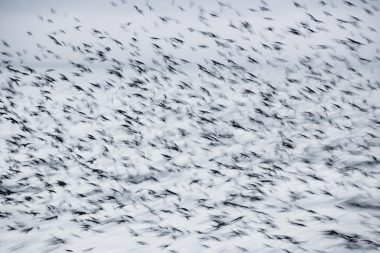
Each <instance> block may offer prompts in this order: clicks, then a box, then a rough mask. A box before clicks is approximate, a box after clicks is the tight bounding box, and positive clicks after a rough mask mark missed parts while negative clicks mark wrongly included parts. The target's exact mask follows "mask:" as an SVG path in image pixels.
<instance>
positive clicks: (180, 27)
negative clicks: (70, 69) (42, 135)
mask: <svg viewBox="0 0 380 253" xmlns="http://www.w3.org/2000/svg"><path fill="white" fill-rule="evenodd" d="M221 3H223V4H221ZM325 3H326V4H325V5H322V4H320V1H299V5H300V6H301V7H300V8H297V7H296V6H295V4H294V3H293V1H290V0H284V1H225V2H224V1H200V0H199V1H172V0H163V1H150V2H149V1H127V0H126V1H120V0H114V1H106V0H104V1H103V0H97V1H90V0H85V1H75V0H68V1H58V0H35V1H26V0H13V1H4V0H2V1H0V38H1V39H3V40H4V41H6V42H7V43H8V44H10V45H11V47H12V48H11V49H7V48H4V47H3V45H1V46H0V50H11V51H10V52H13V53H15V52H16V51H17V52H19V54H20V57H19V59H22V60H23V62H24V63H25V62H26V63H28V64H30V65H41V64H45V65H46V64H48V65H52V66H62V65H65V64H67V61H68V59H77V60H79V59H82V58H83V56H82V55H79V56H78V55H77V54H75V53H73V52H72V51H71V50H70V47H65V48H63V47H59V46H57V45H54V43H53V41H52V40H51V39H49V38H48V35H54V37H56V38H57V39H58V40H60V41H64V43H67V44H70V45H73V46H75V45H80V44H81V43H82V42H84V43H91V44H93V45H97V46H99V47H106V46H111V47H112V48H113V49H114V50H113V53H114V55H115V56H118V57H119V59H121V60H123V61H124V60H127V59H128V58H129V57H130V56H131V54H132V55H134V54H133V52H134V50H135V49H134V48H132V47H130V46H127V45H128V43H133V44H134V45H136V46H137V47H139V50H140V55H139V58H140V59H142V60H144V61H150V59H151V58H152V55H153V48H152V47H151V43H152V40H151V39H150V37H160V38H162V39H164V40H165V39H166V40H168V39H169V38H171V37H182V39H184V41H185V42H186V47H184V48H180V49H171V48H167V49H168V50H169V51H170V52H173V53H175V54H176V56H178V57H183V58H185V59H189V60H194V59H195V60H197V61H198V62H201V61H202V58H204V59H206V58H213V57H218V54H217V48H215V47H214V46H213V44H212V41H211V40H210V39H207V38H205V37H204V36H202V35H200V34H199V33H195V32H191V31H189V28H194V29H197V30H202V31H212V32H213V33H216V34H217V35H218V36H220V37H221V38H223V39H233V40H234V41H236V42H237V43H238V44H240V45H241V46H243V47H247V48H249V47H251V46H252V47H255V48H257V47H259V48H260V47H262V46H263V44H266V45H270V46H273V44H275V43H282V45H281V46H282V48H283V50H281V51H275V50H271V51H268V50H267V51H265V50H263V51H259V55H260V56H258V57H261V58H263V59H271V58H283V59H286V60H294V61H295V60H297V59H298V58H299V57H301V56H304V55H307V54H319V55H321V56H323V55H324V54H326V55H327V54H337V55H345V56H348V57H349V56H350V54H351V53H352V52H351V51H350V50H348V49H347V48H346V47H344V46H342V45H339V44H337V42H336V40H339V39H347V38H353V39H356V40H358V41H360V42H362V41H364V40H365V38H368V39H370V40H371V41H372V42H371V43H370V44H369V45H366V46H365V47H361V48H360V52H359V53H360V55H361V56H362V57H364V58H371V57H374V56H375V55H377V56H378V55H379V50H378V45H379V35H378V33H377V32H374V31H373V29H375V30H376V31H378V30H380V26H379V22H378V20H379V19H378V17H379V15H378V12H377V11H376V10H377V9H378V8H379V5H380V4H379V1H370V0H368V1H367V3H363V2H362V1H352V3H353V4H354V5H355V7H353V6H349V5H347V4H344V3H343V1H340V0H339V1H325ZM135 6H137V8H139V9H140V10H142V12H143V14H141V13H139V12H138V11H137V9H136V8H135ZM149 7H151V8H153V10H150V8H149ZM266 9H267V10H266ZM365 9H367V10H370V11H371V12H372V13H373V14H371V15H369V14H368V13H367V12H366V11H365ZM307 14H312V15H313V17H315V18H316V19H318V20H321V21H322V22H323V23H322V22H321V23H316V22H314V21H313V20H312V18H311V17H310V16H308V15H307ZM212 15H215V16H212ZM200 16H204V17H205V19H204V21H205V22H201V20H200V19H199V17H200ZM160 17H164V18H166V17H169V18H170V19H169V20H168V21H167V22H166V21H165V22H163V21H162V20H161V19H160ZM356 18H357V19H359V20H360V21H358V22H356V23H355V25H357V26H354V25H352V24H343V25H342V27H344V28H342V27H339V26H338V22H337V19H341V20H345V21H353V20H355V19H356ZM246 21H248V22H249V23H250V24H251V25H252V27H251V32H248V31H247V30H244V29H241V24H242V23H243V22H246ZM301 22H303V23H306V24H308V25H310V28H312V29H313V30H316V31H318V30H319V31H318V32H316V33H306V32H305V33H304V34H303V35H302V36H295V35H293V34H291V33H289V29H291V28H297V29H301V30H302V29H304V28H302V24H301ZM230 24H233V25H235V26H238V27H239V28H240V30H237V29H232V28H231V26H230ZM76 26H80V28H79V30H77V29H75V27H76ZM268 28H272V31H269V30H268ZM372 28H373V29H372ZM93 29H97V30H99V31H102V32H104V34H106V35H105V36H106V37H107V38H108V37H112V38H114V39H117V40H118V41H121V42H122V43H123V44H124V45H125V48H124V49H125V50H122V51H120V50H118V48H117V47H116V45H115V43H114V42H110V41H109V39H98V38H97V37H96V35H94V33H93ZM28 31H29V32H31V33H32V35H28V34H27V32H28ZM104 34H103V35H104ZM98 37H99V36H98ZM133 38H135V39H137V40H138V41H137V42H136V41H134V40H133ZM166 42H167V41H166ZM166 44H168V43H166ZM200 44H205V45H208V46H209V48H207V50H200V49H197V50H194V48H195V47H197V46H198V45H200ZM320 44H323V45H329V46H330V48H329V49H327V51H326V50H320V49H319V50H316V49H315V46H317V45H320ZM160 45H162V46H163V47H165V46H166V45H165V44H160ZM48 50H50V52H53V53H56V55H59V57H58V58H60V59H57V57H56V56H53V55H52V54H50V55H49V53H46V51H48ZM232 51H233V50H231V54H232V55H231V57H233V58H234V59H235V60H237V61H239V55H238V54H237V55H236V52H232ZM42 52H45V59H44V60H43V61H42V62H39V61H35V59H34V58H33V56H34V55H36V54H41V53H42ZM318 57H319V56H318ZM323 57H326V56H323Z"/></svg>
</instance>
